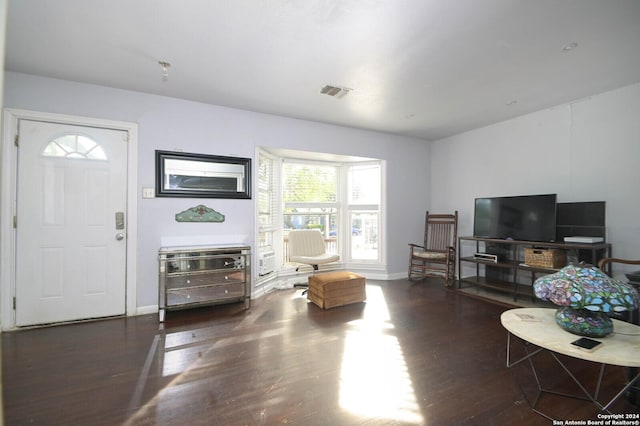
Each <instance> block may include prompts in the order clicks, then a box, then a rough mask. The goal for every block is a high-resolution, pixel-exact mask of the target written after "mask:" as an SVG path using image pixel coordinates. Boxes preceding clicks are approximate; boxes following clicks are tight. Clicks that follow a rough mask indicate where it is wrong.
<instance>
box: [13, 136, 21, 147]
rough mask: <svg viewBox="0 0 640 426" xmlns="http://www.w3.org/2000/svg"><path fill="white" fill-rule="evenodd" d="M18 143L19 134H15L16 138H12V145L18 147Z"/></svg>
mask: <svg viewBox="0 0 640 426" xmlns="http://www.w3.org/2000/svg"><path fill="white" fill-rule="evenodd" d="M19 141H20V134H19V133H16V136H15V137H14V138H13V144H14V145H15V146H19V144H18V142H19Z"/></svg>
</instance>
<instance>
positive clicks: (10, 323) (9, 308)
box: [0, 108, 138, 330]
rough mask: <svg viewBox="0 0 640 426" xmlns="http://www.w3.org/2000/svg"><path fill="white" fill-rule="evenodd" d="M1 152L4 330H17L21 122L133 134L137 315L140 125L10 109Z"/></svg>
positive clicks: (132, 258)
mask: <svg viewBox="0 0 640 426" xmlns="http://www.w3.org/2000/svg"><path fill="white" fill-rule="evenodd" d="M2 118H3V125H2V129H3V130H2V146H1V150H0V166H1V174H0V185H1V186H0V329H1V330H12V329H15V328H16V315H15V310H14V309H13V298H14V296H15V294H16V279H15V277H16V230H15V228H14V227H13V217H14V215H15V214H16V207H17V204H16V202H17V198H16V196H17V194H16V191H17V186H16V185H17V173H18V157H17V149H16V145H15V143H14V140H15V135H16V134H17V131H18V122H19V120H35V121H46V122H51V123H59V124H71V125H77V126H85V127H100V128H106V129H113V130H122V131H126V132H128V133H129V143H128V144H127V215H128V218H127V238H126V266H125V268H126V271H125V286H126V290H125V292H126V294H125V300H126V302H125V304H126V315H127V316H132V315H136V314H137V300H136V295H137V284H136V275H137V262H136V257H137V256H136V254H137V251H138V250H137V245H138V203H137V186H138V125H137V124H136V123H129V122H124V121H112V120H103V119H97V118H90V117H80V116H71V115H63V114H54V113H46V112H38V111H28V110H21V109H12V108H6V109H5V110H4V113H3V117H2Z"/></svg>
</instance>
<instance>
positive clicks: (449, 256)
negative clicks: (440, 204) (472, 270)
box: [409, 210, 458, 287]
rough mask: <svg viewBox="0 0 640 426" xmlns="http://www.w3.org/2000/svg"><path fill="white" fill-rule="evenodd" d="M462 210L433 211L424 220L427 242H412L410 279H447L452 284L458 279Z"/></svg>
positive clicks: (425, 239) (446, 282)
mask: <svg viewBox="0 0 640 426" xmlns="http://www.w3.org/2000/svg"><path fill="white" fill-rule="evenodd" d="M457 239H458V211H457V210H456V211H455V212H454V213H453V214H430V213H429V212H428V211H427V214H426V216H425V223H424V241H423V245H418V244H412V243H410V244H409V279H410V280H411V279H416V278H419V279H422V278H426V277H440V278H444V280H445V285H446V286H447V287H450V286H452V285H453V283H454V281H455V273H456V242H457Z"/></svg>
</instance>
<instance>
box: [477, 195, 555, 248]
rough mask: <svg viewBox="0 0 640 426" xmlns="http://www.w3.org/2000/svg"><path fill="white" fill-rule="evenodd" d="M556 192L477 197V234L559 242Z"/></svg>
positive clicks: (484, 236)
mask: <svg viewBox="0 0 640 426" xmlns="http://www.w3.org/2000/svg"><path fill="white" fill-rule="evenodd" d="M556 199H557V195H556V194H543V195H522V196H516V197H493V198H476V200H475V209H474V218H473V235H474V236H475V237H482V238H502V239H514V240H524V241H555V238H556Z"/></svg>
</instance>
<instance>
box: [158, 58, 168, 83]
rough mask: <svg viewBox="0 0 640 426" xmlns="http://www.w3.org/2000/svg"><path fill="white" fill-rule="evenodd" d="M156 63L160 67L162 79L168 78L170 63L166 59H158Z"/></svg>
mask: <svg viewBox="0 0 640 426" xmlns="http://www.w3.org/2000/svg"><path fill="white" fill-rule="evenodd" d="M158 64H159V65H160V67H161V68H162V81H167V80H169V68H170V67H171V64H170V63H169V62H167V61H158Z"/></svg>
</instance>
